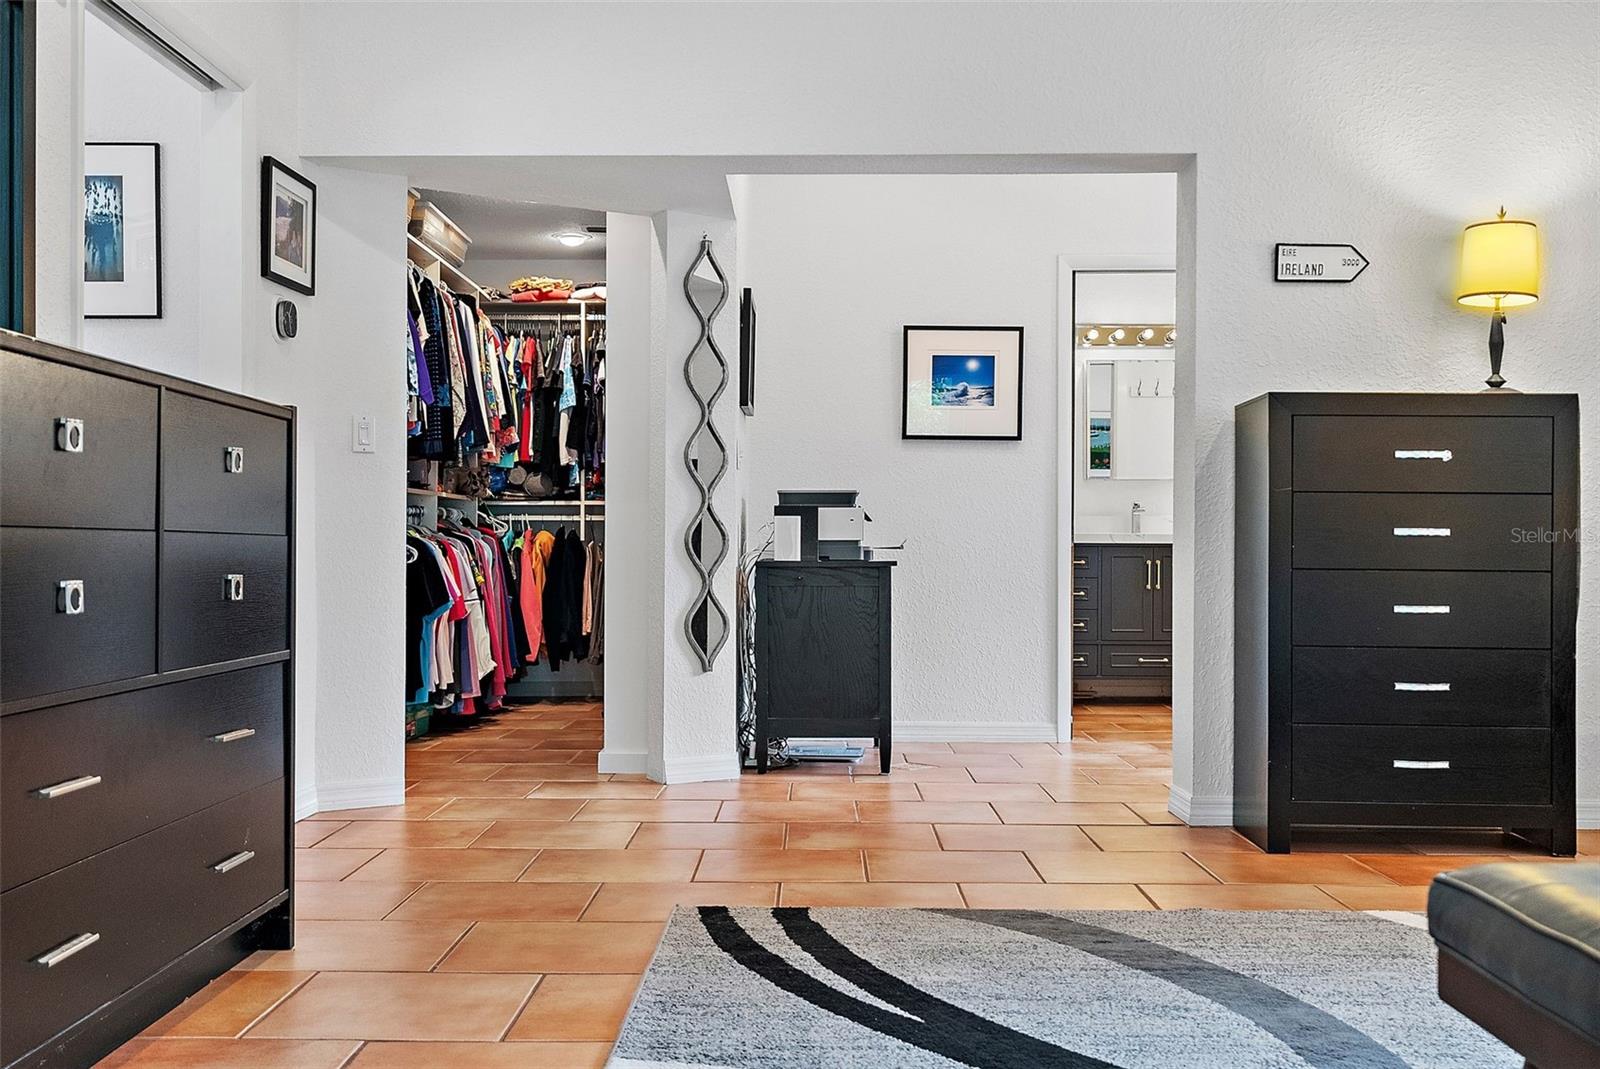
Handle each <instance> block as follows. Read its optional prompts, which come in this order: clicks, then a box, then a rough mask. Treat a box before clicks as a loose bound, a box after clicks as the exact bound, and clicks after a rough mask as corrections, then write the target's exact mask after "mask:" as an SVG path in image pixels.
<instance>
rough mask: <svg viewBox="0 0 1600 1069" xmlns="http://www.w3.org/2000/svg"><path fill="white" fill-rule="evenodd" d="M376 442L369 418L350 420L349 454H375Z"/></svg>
mask: <svg viewBox="0 0 1600 1069" xmlns="http://www.w3.org/2000/svg"><path fill="white" fill-rule="evenodd" d="M377 451H378V444H377V440H376V439H375V438H374V436H373V429H372V417H371V416H353V417H352V418H351V420H350V452H352V453H376V452H377Z"/></svg>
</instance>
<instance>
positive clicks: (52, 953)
mask: <svg viewBox="0 0 1600 1069" xmlns="http://www.w3.org/2000/svg"><path fill="white" fill-rule="evenodd" d="M284 805H285V799H284V785H283V781H281V780H277V781H274V782H272V783H269V784H266V785H264V786H262V787H258V788H257V789H255V790H253V791H251V792H249V793H247V794H243V795H240V796H239V797H237V798H233V799H231V800H229V801H226V802H223V803H221V804H219V805H215V806H212V807H211V808H209V809H205V810H202V811H201V812H199V813H195V814H194V815H192V816H189V817H186V818H184V819H183V820H180V821H178V822H176V823H173V824H169V825H167V826H166V827H164V828H161V829H158V830H156V831H153V832H150V833H149V834H147V835H143V836H140V837H139V838H137V839H133V840H131V841H129V842H127V843H124V844H123V845H121V846H118V847H115V848H113V849H111V850H107V851H104V852H103V853H100V854H96V855H95V856H94V857H91V858H89V859H87V860H85V861H80V862H78V863H77V864H76V865H72V866H70V867H68V868H65V869H61V870H60V871H58V872H56V873H53V874H52V875H49V876H46V877H44V878H42V879H38V880H34V881H33V882H32V883H28V884H24V885H23V886H21V887H17V888H15V889H13V890H10V891H7V892H6V893H5V894H4V895H3V896H0V912H3V913H4V915H5V918H6V922H5V924H4V926H0V988H3V990H4V991H5V999H6V1012H5V1014H4V1015H3V1017H0V1061H3V1062H5V1063H10V1062H12V1061H13V1060H15V1059H16V1058H18V1057H20V1056H21V1055H23V1054H25V1053H27V1052H28V1051H30V1050H32V1049H33V1048H34V1047H36V1046H38V1045H39V1044H40V1043H43V1042H45V1041H46V1040H48V1039H50V1038H51V1037H52V1036H54V1035H56V1034H57V1033H58V1032H60V1031H61V1030H62V1029H64V1028H66V1027H67V1026H69V1025H71V1024H73V1023H74V1022H76V1021H78V1020H79V1019H80V1018H82V1017H84V1016H86V1015H87V1014H89V1013H92V1012H93V1011H95V1010H96V1009H98V1008H99V1007H100V1006H102V1005H104V1004H105V1003H107V1002H109V1001H110V1000H111V999H113V998H115V997H116V996H118V995H120V994H122V993H123V992H124V991H127V990H128V989H129V988H131V987H132V986H133V985H135V984H136V983H138V982H139V981H141V980H143V979H145V978H146V977H147V976H150V975H152V974H153V973H155V972H156V971H157V970H158V969H160V968H161V967H162V966H164V965H165V964H167V962H169V961H171V960H172V959H173V958H175V957H177V956H178V955H180V954H182V953H184V952H185V951H187V950H189V949H191V948H192V947H194V946H197V945H198V944H200V943H201V942H203V941H204V940H206V939H207V938H209V937H210V936H212V935H214V934H215V933H217V932H220V931H222V930H223V929H224V928H226V927H227V926H228V925H229V924H231V923H232V922H234V921H237V920H239V919H240V918H241V917H243V916H245V915H246V914H248V913H250V912H251V911H253V910H254V909H256V908H257V907H259V906H261V905H264V904H265V903H266V902H268V901H269V900H271V899H272V898H273V896H275V895H277V894H278V893H279V892H281V891H283V890H284V889H285V872H286V869H285V858H284V841H285V831H284ZM74 947H77V948H79V949H76V951H75V952H73V950H74ZM41 958H44V959H45V960H47V961H48V960H52V959H54V960H55V963H54V964H51V965H48V966H47V965H46V964H44V963H43V962H41V960H40V959H41Z"/></svg>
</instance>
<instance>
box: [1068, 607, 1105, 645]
mask: <svg viewBox="0 0 1600 1069" xmlns="http://www.w3.org/2000/svg"><path fill="white" fill-rule="evenodd" d="M1072 638H1073V641H1075V642H1080V641H1081V642H1096V641H1098V640H1099V638H1100V614H1099V613H1098V612H1096V611H1095V610H1094V609H1076V608H1075V609H1073V611H1072Z"/></svg>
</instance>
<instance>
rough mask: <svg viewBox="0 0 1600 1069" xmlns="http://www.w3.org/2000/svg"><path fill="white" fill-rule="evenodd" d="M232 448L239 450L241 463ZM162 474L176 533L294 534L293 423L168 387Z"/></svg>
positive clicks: (168, 524) (168, 523)
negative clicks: (291, 489)
mask: <svg viewBox="0 0 1600 1069" xmlns="http://www.w3.org/2000/svg"><path fill="white" fill-rule="evenodd" d="M230 451H237V452H236V453H232V454H231V455H232V456H234V457H235V458H236V461H235V462H234V463H230V459H229V458H230ZM235 467H237V469H238V470H234V469H235ZM161 479H162V492H163V494H164V495H165V498H166V528H167V530H169V531H228V532H237V533H239V534H276V535H281V534H287V533H288V531H289V496H288V495H289V425H288V423H287V422H285V421H284V420H282V419H278V418H276V417H273V416H266V415H262V414H261V413H259V412H251V411H249V410H247V409H243V408H235V407H234V406H232V405H225V404H219V403H217V402H215V401H205V400H202V399H200V398H198V397H190V396H188V395H187V394H181V393H176V392H173V391H168V392H167V395H166V398H165V400H164V402H163V405H162V410H161Z"/></svg>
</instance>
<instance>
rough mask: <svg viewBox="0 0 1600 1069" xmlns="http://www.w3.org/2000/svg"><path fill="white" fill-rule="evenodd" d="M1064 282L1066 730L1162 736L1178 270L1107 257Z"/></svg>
mask: <svg viewBox="0 0 1600 1069" xmlns="http://www.w3.org/2000/svg"><path fill="white" fill-rule="evenodd" d="M1064 282H1068V283H1069V285H1070V288H1069V292H1068V298H1069V299H1068V302H1067V303H1066V304H1065V305H1064V307H1063V308H1062V310H1061V311H1062V341H1063V345H1062V347H1061V360H1062V367H1061V374H1062V375H1063V376H1064V377H1066V378H1069V379H1070V391H1071V392H1070V402H1071V403H1070V418H1069V419H1068V420H1065V421H1064V422H1063V424H1062V433H1063V436H1064V437H1065V438H1066V439H1068V442H1070V449H1068V448H1063V450H1062V458H1063V462H1064V463H1065V462H1067V460H1068V458H1069V457H1070V473H1069V472H1065V471H1064V472H1063V473H1062V482H1063V483H1069V484H1070V491H1071V494H1070V500H1071V502H1072V510H1071V527H1070V535H1069V538H1070V541H1069V544H1068V545H1067V546H1066V547H1065V548H1066V549H1067V550H1068V552H1067V553H1066V554H1064V555H1065V556H1066V557H1067V559H1066V560H1065V561H1064V562H1063V563H1064V567H1063V569H1062V572H1061V576H1062V582H1061V584H1060V585H1061V593H1062V605H1061V606H1060V614H1061V617H1062V620H1063V625H1064V627H1065V628H1066V630H1067V632H1068V641H1067V642H1065V643H1064V645H1065V646H1067V647H1068V651H1067V653H1066V664H1067V666H1068V668H1069V669H1070V687H1071V690H1070V693H1071V702H1072V715H1073V728H1072V733H1073V735H1074V736H1078V737H1093V738H1096V739H1111V738H1115V739H1119V740H1131V739H1144V740H1148V741H1149V742H1150V743H1151V744H1152V745H1153V746H1155V747H1164V746H1166V745H1170V741H1171V729H1172V704H1171V702H1172V664H1173V658H1172V652H1173V632H1174V626H1175V623H1174V620H1175V613H1174V610H1173V593H1174V586H1175V579H1176V576H1175V575H1174V570H1173V553H1172V549H1173V522H1172V517H1173V471H1174V445H1175V441H1174V434H1175V423H1176V397H1177V393H1178V386H1177V377H1178V374H1177V373H1178V365H1177V351H1178V349H1177V344H1176V343H1177V325H1176V324H1177V275H1176V272H1175V271H1173V270H1172V265H1171V264H1170V263H1168V264H1155V265H1151V264H1144V265H1141V266H1138V267H1131V266H1121V265H1119V266H1117V267H1116V268H1115V269H1098V268H1096V269H1083V268H1078V269H1075V270H1072V271H1071V273H1070V276H1069V278H1067V279H1064ZM1064 385H1065V384H1064ZM1063 444H1064V446H1065V445H1067V443H1065V442H1064V443H1063ZM1065 519H1066V517H1063V520H1065ZM1063 526H1064V527H1065V524H1063ZM1063 535H1064V536H1068V532H1067V531H1063ZM1063 674H1064V675H1065V673H1063ZM1062 682H1063V683H1066V682H1068V680H1067V679H1063V680H1062Z"/></svg>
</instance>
